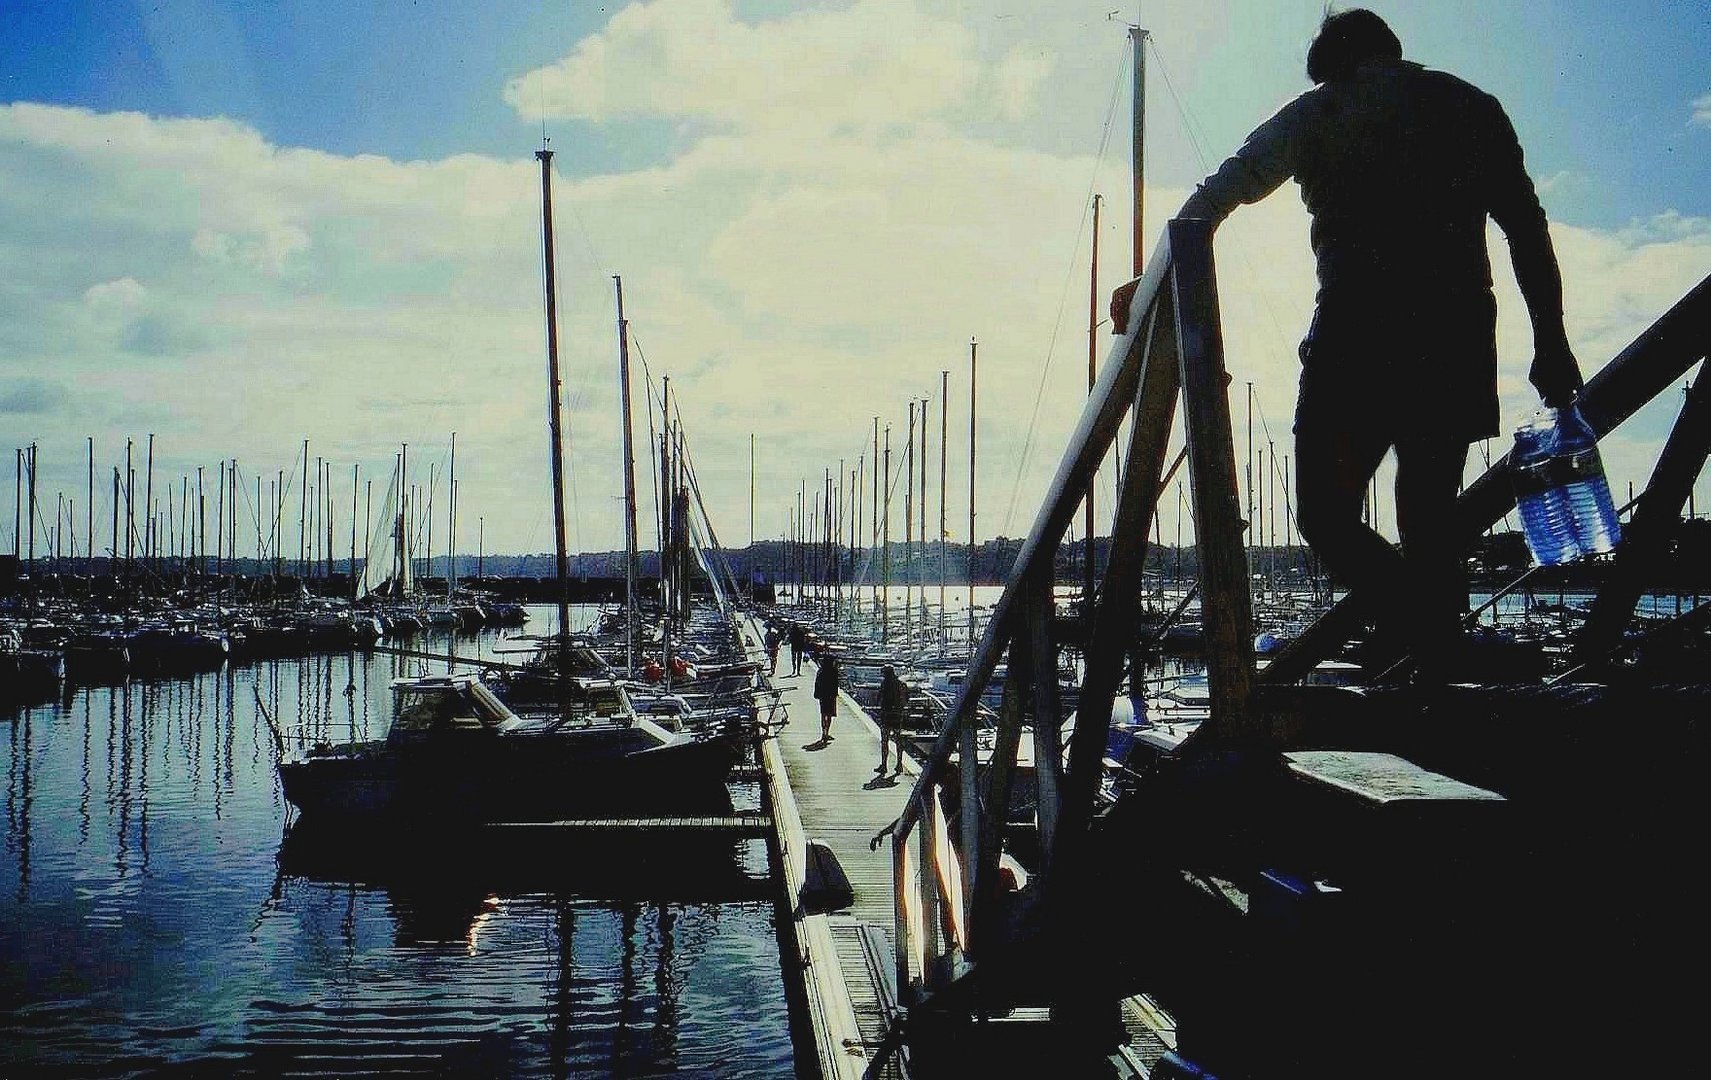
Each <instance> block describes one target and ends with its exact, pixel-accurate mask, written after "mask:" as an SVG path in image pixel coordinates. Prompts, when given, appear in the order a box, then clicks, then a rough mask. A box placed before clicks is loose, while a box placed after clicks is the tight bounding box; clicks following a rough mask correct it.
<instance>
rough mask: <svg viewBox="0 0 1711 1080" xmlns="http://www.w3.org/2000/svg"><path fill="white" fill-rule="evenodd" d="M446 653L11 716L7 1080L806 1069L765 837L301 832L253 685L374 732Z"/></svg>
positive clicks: (274, 699) (145, 687)
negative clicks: (415, 677)
mask: <svg viewBox="0 0 1711 1080" xmlns="http://www.w3.org/2000/svg"><path fill="white" fill-rule="evenodd" d="M547 622H548V616H547V613H546V612H545V611H537V612H536V617H535V618H534V619H533V620H532V622H531V629H532V630H533V631H534V632H536V633H543V632H548V630H547V628H546V624H547ZM412 644H413V645H414V646H415V647H417V648H420V649H423V650H425V651H435V652H444V651H448V649H449V647H450V646H452V645H453V644H454V640H453V639H452V638H450V637H448V636H445V635H440V636H437V637H420V638H418V639H416V640H415V641H414V642H412ZM455 645H456V647H457V649H458V651H459V652H460V653H462V654H465V655H470V654H475V653H477V652H481V653H484V654H485V655H488V656H492V655H494V654H495V652H496V651H497V650H502V649H504V648H506V643H505V642H504V640H503V639H501V638H499V636H498V634H497V633H496V632H493V631H487V632H483V633H482V634H481V635H479V636H476V635H467V636H465V635H460V636H459V637H458V638H457V639H455ZM510 647H511V648H521V647H522V645H521V644H513V645H511V646H510ZM429 666H431V667H432V669H433V670H444V665H443V664H434V665H429ZM422 670H424V662H423V661H420V660H413V659H408V658H405V657H399V656H390V655H385V654H354V655H352V654H343V653H341V654H337V655H331V656H328V655H319V656H309V657H304V658H301V659H287V660H277V661H266V662H260V663H255V664H241V665H228V666H227V667H226V668H225V669H223V670H221V671H218V672H210V673H206V674H202V675H197V676H193V677H187V678H176V679H162V680H155V681H140V680H132V681H130V682H127V683H120V684H117V685H102V686H92V687H83V688H74V689H72V690H70V691H69V692H68V693H67V694H66V695H65V696H63V697H62V698H60V699H57V700H55V701H52V702H47V703H42V704H37V705H31V706H24V707H14V706H6V707H3V710H4V711H0V768H4V770H5V777H4V783H3V785H0V803H3V811H4V822H3V826H0V827H3V829H4V837H3V842H0V1075H3V1076H89V1075H103V1076H126V1075H159V1074H162V1073H165V1074H172V1075H176V1074H185V1073H190V1074H194V1075H219V1076H230V1075H256V1074H260V1075H269V1076H272V1075H280V1074H285V1073H298V1072H315V1073H321V1074H330V1075H346V1076H348V1075H353V1074H358V1073H385V1074H388V1075H408V1074H412V1073H414V1074H433V1075H447V1074H456V1075H475V1076H560V1077H562V1076H588V1075H597V1076H607V1075H632V1076H730V1075H743V1076H759V1077H781V1078H783V1077H790V1076H792V1075H793V1065H792V1061H793V1055H792V1049H791V1040H790V1030H789V1019H788V1009H787V1005H786V998H785V991H784V984H783V978H782V975H781V972H780V960H779V951H778V944H777V939H776V930H775V926H774V916H773V905H772V903H771V902H770V900H767V899H764V897H765V896H767V895H769V894H768V893H767V892H766V887H765V876H766V873H767V860H766V851H765V848H764V845H762V844H761V842H759V841H742V842H736V843H733V844H729V845H727V846H726V847H725V848H724V849H723V850H716V851H713V852H711V853H708V852H707V851H706V850H703V851H702V852H700V854H699V855H698V856H697V857H696V858H695V859H694V860H692V861H691V862H689V863H686V864H680V863H679V862H678V860H677V859H676V858H664V857H662V858H653V857H650V854H649V853H648V852H647V851H645V850H642V849H641V848H640V846H639V845H638V844H637V843H636V842H634V841H631V842H630V850H629V851H628V852H627V853H619V854H617V855H614V854H613V853H610V852H606V853H590V852H585V851H579V850H575V849H569V850H567V849H566V848H564V847H562V846H561V847H558V848H542V849H539V850H525V851H522V852H505V853H504V854H503V857H493V856H492V854H491V853H488V852H482V851H472V850H471V847H470V845H468V844H467V843H452V842H451V841H452V840H453V839H454V838H441V837H436V836H424V837H419V838H417V839H418V841H420V842H419V843H418V844H415V845H413V846H411V847H409V848H407V849H405V850H396V849H388V847H387V846H386V845H381V844H374V843H366V842H362V841H360V840H358V841H353V842H349V843H333V844H330V845H316V844H308V845H307V846H305V845H302V844H296V843H286V842H284V841H285V839H286V838H285V824H286V805H285V803H284V801H283V800H282V798H281V795H280V791H279V786H278V780H277V773H276V771H275V768H274V759H273V749H272V737H271V735H270V734H269V732H268V728H267V726H266V724H265V723H264V721H263V719H262V717H261V716H260V715H259V713H258V709H257V706H256V697H257V695H258V694H259V695H260V697H261V699H262V700H263V701H265V702H267V707H268V708H269V710H270V711H272V712H274V713H275V715H276V716H277V717H278V718H279V720H280V722H281V726H282V727H285V728H287V729H288V730H297V731H301V732H303V733H305V737H307V738H316V737H324V738H331V739H335V740H342V739H344V738H347V737H348V736H349V734H350V732H352V731H355V732H356V733H357V734H358V735H362V734H363V733H365V732H366V733H368V735H370V736H373V737H378V736H380V735H382V734H384V731H385V727H386V717H387V716H388V715H389V713H388V707H389V702H388V700H387V690H386V685H387V682H388V680H389V679H391V678H393V677H396V676H403V675H412V674H418V673H420V672H421V671H422ZM747 787H749V788H752V787H753V785H747ZM733 797H734V799H736V800H738V803H739V808H747V809H753V808H754V806H753V805H749V806H747V807H744V806H743V805H742V802H741V800H743V799H744V798H751V799H753V800H754V801H755V803H758V793H757V792H749V793H745V791H744V786H742V785H739V786H737V787H736V788H735V789H734V794H733ZM290 839H291V840H292V841H293V842H295V841H298V840H308V839H309V837H308V836H307V835H306V834H294V835H293V836H292V837H291V838H290ZM638 871H644V872H638Z"/></svg>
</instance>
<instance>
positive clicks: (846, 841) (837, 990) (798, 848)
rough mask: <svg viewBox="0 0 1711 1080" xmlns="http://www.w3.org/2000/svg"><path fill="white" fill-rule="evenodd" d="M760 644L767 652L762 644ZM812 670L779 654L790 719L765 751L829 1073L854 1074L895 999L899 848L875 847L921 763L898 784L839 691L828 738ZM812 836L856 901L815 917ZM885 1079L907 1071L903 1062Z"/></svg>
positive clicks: (874, 735) (858, 713) (862, 717)
mask: <svg viewBox="0 0 1711 1080" xmlns="http://www.w3.org/2000/svg"><path fill="white" fill-rule="evenodd" d="M743 625H744V635H745V638H746V639H750V640H752V641H753V642H755V643H758V642H760V641H761V640H762V639H763V636H764V632H763V631H762V629H761V628H760V627H759V626H758V625H756V623H755V622H754V621H753V620H747V621H745V622H744V624H743ZM750 648H751V650H752V651H754V652H756V653H759V652H760V650H759V646H758V644H756V645H751V646H750ZM814 673H815V668H814V665H813V664H812V663H807V662H805V663H804V664H803V665H802V672H801V674H800V675H792V674H791V673H790V655H789V649H788V647H786V648H785V649H783V650H780V655H779V673H778V676H777V677H776V678H775V679H774V680H773V684H774V686H776V688H777V689H778V690H780V691H781V692H782V696H781V700H782V702H783V704H784V706H785V708H786V709H787V710H788V714H789V721H788V723H787V724H786V726H785V727H784V728H783V729H782V730H781V731H779V733H778V734H777V735H776V736H775V737H774V738H770V739H768V740H767V741H766V744H765V746H764V747H763V748H762V754H761V758H762V764H763V768H764V770H765V772H766V777H767V779H766V785H767V790H768V794H769V798H770V800H771V803H772V809H773V823H774V830H775V842H776V843H777V846H778V851H779V854H780V864H781V865H782V867H783V871H784V872H783V878H784V885H785V888H786V889H787V890H788V891H787V893H786V897H787V899H788V901H789V903H788V906H789V907H790V908H791V909H793V910H792V918H791V929H792V933H793V937H794V943H795V948H796V950H797V957H798V959H799V960H800V962H801V973H802V979H803V984H804V990H805V999H806V1002H807V1006H808V1013H809V1016H810V1018H811V1019H812V1022H813V1028H814V1032H813V1037H814V1042H815V1044H816V1048H817V1052H818V1056H819V1060H820V1071H821V1075H823V1076H826V1077H828V1078H831V1077H850V1078H855V1077H860V1076H863V1075H864V1074H865V1072H866V1070H867V1068H868V1065H869V1063H870V1062H871V1061H872V1060H873V1058H874V1056H875V1053H876V1051H877V1049H878V1047H879V1043H880V1040H881V1039H882V1038H883V1037H884V1034H885V1030H886V1027H887V1023H888V1020H889V1018H890V1016H891V1014H892V1013H893V1012H894V1011H895V1007H896V1006H895V1002H896V1000H897V993H896V988H895V986H894V985H893V983H894V973H893V965H894V961H893V959H892V956H893V944H892V941H893V937H892V928H893V924H894V918H895V916H894V911H895V901H894V891H893V887H892V881H891V844H890V843H889V842H886V843H882V844H880V845H879V847H878V848H877V849H873V848H871V847H870V846H869V844H870V841H871V840H872V839H873V837H874V835H875V834H876V833H878V832H879V831H880V830H882V829H884V828H885V827H886V826H887V825H889V824H890V823H891V822H892V821H894V820H895V819H896V818H897V816H898V815H899V814H900V813H902V811H903V805H904V803H905V801H906V800H907V799H908V797H909V793H910V791H911V790H912V788H913V786H914V782H915V776H916V774H917V773H918V771H919V770H918V768H917V767H916V766H915V764H914V763H913V762H912V761H911V762H908V763H907V764H906V765H905V766H904V774H903V775H902V776H900V777H897V778H896V779H895V780H892V779H891V778H889V777H886V778H884V779H881V778H879V777H877V776H876V774H875V771H874V770H875V768H876V767H877V766H878V764H879V729H878V727H877V726H876V725H875V724H874V723H873V721H872V719H871V718H870V717H868V715H867V714H866V713H865V712H864V711H863V710H862V709H861V708H860V707H859V706H857V705H856V704H855V702H854V701H853V700H851V699H850V697H849V695H847V694H844V695H841V696H840V701H839V706H838V716H837V719H836V720H834V721H833V722H832V741H831V742H830V743H827V744H824V745H821V743H820V715H819V708H818V702H816V701H815V700H814ZM809 841H818V842H820V843H823V844H825V845H826V846H827V847H828V848H830V849H831V851H832V852H833V853H834V854H835V855H836V856H837V858H838V862H839V864H840V865H841V867H842V868H843V871H844V874H845V875H846V876H847V877H848V878H849V882H850V886H851V888H852V890H853V892H854V896H855V901H854V903H853V904H851V905H850V906H849V907H847V908H843V909H840V910H839V911H837V912H835V913H833V914H830V915H809V914H805V913H804V912H803V911H802V910H801V908H800V905H798V904H797V903H796V902H795V900H796V897H797V896H799V895H800V890H801V887H802V883H803V880H804V877H805V875H806V862H807V845H808V842H809ZM878 1075H880V1076H884V1077H903V1076H906V1075H907V1072H906V1069H905V1068H904V1067H903V1066H902V1065H900V1064H898V1063H896V1062H895V1060H893V1062H892V1063H890V1064H888V1065H887V1066H886V1067H885V1068H884V1069H882V1070H880V1072H879V1073H878Z"/></svg>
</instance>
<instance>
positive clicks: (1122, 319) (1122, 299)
mask: <svg viewBox="0 0 1711 1080" xmlns="http://www.w3.org/2000/svg"><path fill="white" fill-rule="evenodd" d="M1140 283H1141V279H1140V278H1136V279H1135V280H1133V281H1129V282H1125V283H1124V284H1122V285H1119V286H1117V288H1116V289H1115V290H1113V291H1112V293H1111V332H1112V333H1113V334H1126V333H1128V332H1129V305H1130V304H1132V303H1134V301H1135V288H1136V287H1137V286H1139V285H1140Z"/></svg>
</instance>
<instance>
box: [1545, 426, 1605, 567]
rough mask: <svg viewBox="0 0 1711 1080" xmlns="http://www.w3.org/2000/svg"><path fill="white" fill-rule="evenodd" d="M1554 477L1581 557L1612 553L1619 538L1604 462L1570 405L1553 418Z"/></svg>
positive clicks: (1589, 430)
mask: <svg viewBox="0 0 1711 1080" xmlns="http://www.w3.org/2000/svg"><path fill="white" fill-rule="evenodd" d="M1554 457H1555V458H1556V465H1555V470H1554V471H1555V473H1556V475H1557V476H1558V477H1559V478H1560V482H1561V483H1562V484H1563V490H1564V493H1565V495H1566V496H1567V499H1568V508H1569V515H1570V517H1571V518H1572V519H1573V522H1574V536H1575V540H1576V541H1578V542H1579V544H1580V550H1581V554H1583V555H1586V554H1594V553H1596V554H1603V553H1605V552H1609V551H1614V550H1615V549H1616V542H1617V541H1618V540H1620V539H1621V538H1622V528H1621V525H1620V524H1618V522H1617V520H1616V503H1615V500H1614V499H1612V498H1611V497H1610V482H1609V481H1608V480H1606V479H1605V477H1604V462H1603V461H1602V460H1601V459H1600V458H1599V456H1598V436H1597V435H1596V434H1594V433H1593V431H1592V426H1591V425H1590V424H1588V423H1587V422H1586V419H1585V418H1584V417H1582V416H1581V415H1580V410H1579V409H1578V408H1576V407H1575V406H1573V405H1570V406H1569V407H1568V408H1566V409H1563V410H1561V412H1560V414H1559V415H1558V417H1557V442H1556V452H1555V454H1554Z"/></svg>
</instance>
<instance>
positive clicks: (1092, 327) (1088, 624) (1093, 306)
mask: <svg viewBox="0 0 1711 1080" xmlns="http://www.w3.org/2000/svg"><path fill="white" fill-rule="evenodd" d="M1137 191H1138V189H1137ZM1100 201H1101V196H1100V195H1098V194H1097V193H1095V194H1094V196H1093V258H1092V260H1091V263H1090V266H1091V269H1090V270H1089V272H1088V293H1087V393H1088V394H1089V395H1091V394H1092V393H1093V382H1094V379H1095V378H1096V377H1097V375H1098V371H1097V370H1096V369H1097V350H1098V348H1099V203H1100ZM1137 235H1138V234H1137ZM1094 476H1095V477H1097V476H1098V472H1097V470H1095V472H1094ZM1097 486H1098V485H1097V484H1088V485H1087V526H1086V528H1085V529H1084V530H1083V532H1084V533H1085V535H1086V544H1085V550H1084V551H1083V553H1082V567H1081V620H1082V632H1083V633H1084V634H1091V633H1092V630H1093V585H1094V580H1093V579H1094V573H1093V553H1094V551H1095V550H1096V549H1095V547H1094V544H1093V536H1094V524H1093V492H1094V489H1095V488H1096V487H1097Z"/></svg>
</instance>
